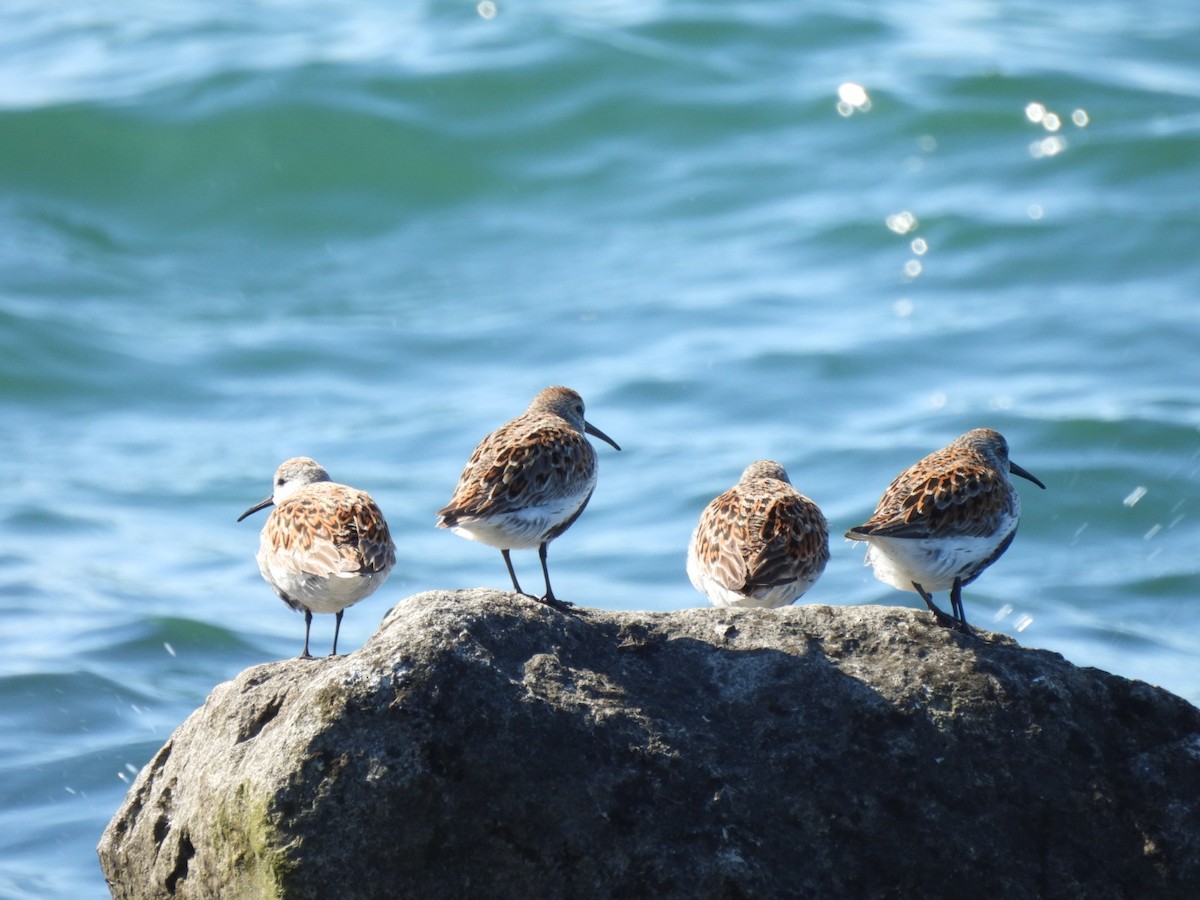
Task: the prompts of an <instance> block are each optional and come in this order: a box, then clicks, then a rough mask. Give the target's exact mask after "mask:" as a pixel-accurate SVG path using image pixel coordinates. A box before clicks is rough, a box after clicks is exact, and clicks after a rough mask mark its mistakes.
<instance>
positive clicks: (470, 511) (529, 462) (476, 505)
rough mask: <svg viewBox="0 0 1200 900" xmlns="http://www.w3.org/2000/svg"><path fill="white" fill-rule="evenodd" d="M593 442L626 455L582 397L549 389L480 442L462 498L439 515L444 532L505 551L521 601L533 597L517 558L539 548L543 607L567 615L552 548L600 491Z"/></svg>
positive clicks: (458, 493)
mask: <svg viewBox="0 0 1200 900" xmlns="http://www.w3.org/2000/svg"><path fill="white" fill-rule="evenodd" d="M585 434H591V435H594V436H595V437H598V438H600V440H602V441H606V442H607V443H609V444H611V445H612V446H613V447H615V448H616V449H617V450H620V449H621V448H620V447H618V446H617V443H616V442H615V441H614V440H613V439H612V438H610V437H609V436H608V435H606V434H604V432H602V431H600V430H599V429H598V428H596V427H594V426H593V425H592V424H590V423H589V422H587V421H586V420H585V419H584V418H583V400H582V398H580V396H579V394H577V393H575V391H573V390H571V389H570V388H565V387H548V388H546V389H545V390H544V391H542V392H541V393H540V394H538V395H537V396H536V397H534V398H533V402H532V403H530V404H529V409H527V410H526V411H525V412H524V413H523V414H521V415H519V416H517V418H515V419H513V420H512V421H511V422H508V423H506V424H504V425H502V426H500V427H499V428H498V429H496V430H495V431H493V432H492V433H491V434H489V435H488V436H487V437H485V438H484V439H483V440H482V441H480V442H479V446H477V447H476V448H475V452H474V453H472V454H471V458H470V459H469V460H468V461H467V466H466V468H465V469H463V473H462V477H461V478H459V480H458V487H456V488H455V489H454V496H453V497H451V498H450V502H449V503H447V504H446V505H445V506H444V507H443V508H442V509H440V510H438V513H437V515H438V522H437V527H438V528H449V529H451V530H452V531H454V533H455V534H458V535H461V536H462V537H465V538H468V539H470V540H472V541H479V542H480V543H484V544H487V545H488V546H489V547H496V548H498V549H499V550H500V553H501V554H502V555H503V556H504V564H505V565H506V566H507V567H508V574H509V577H510V578H512V583H513V588H514V589H515V590H516V591H517V593H519V594H523V593H525V592H524V591H522V590H521V585H520V584H519V583H518V581H517V573H516V571H514V569H513V565H512V559H510V558H509V551H510V550H521V549H532V548H534V547H537V550H538V556H539V558H540V559H541V562H542V576H543V577H544V578H545V581H546V594H545V596H544V597H542V598H541V600H542V602H544V603H546V604H548V605H550V606H553V607H555V608H559V609H561V608H563V607H565V606H567V605H568V604H565V603H563V602H562V601H560V600H558V599H557V598H556V597H555V596H554V591H553V590H552V589H551V587H550V571H549V569H548V568H547V567H546V546H547V545H548V544H549V543H550V542H551V541H552V540H554V539H555V538H556V537H558V536H559V535H560V534H562V533H563V532H564V531H566V530H567V529H568V528H570V527H571V524H572V523H573V522H574V521H575V520H576V519H577V518H579V514H580V513H582V512H583V508H584V507H585V506H587V502H588V500H589V498H591V496H592V491H593V490H594V489H595V487H596V452H595V451H594V450H593V449H592V445H591V443H590V442H589V441H588V439H587V438H586V437H584V435H585Z"/></svg>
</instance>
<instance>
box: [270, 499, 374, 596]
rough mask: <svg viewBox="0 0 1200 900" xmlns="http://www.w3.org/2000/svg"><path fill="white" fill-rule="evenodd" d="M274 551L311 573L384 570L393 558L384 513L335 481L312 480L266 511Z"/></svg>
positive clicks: (295, 565)
mask: <svg viewBox="0 0 1200 900" xmlns="http://www.w3.org/2000/svg"><path fill="white" fill-rule="evenodd" d="M268 525H269V527H270V529H271V531H272V535H271V537H272V539H273V543H274V554H275V557H276V558H277V559H278V558H281V557H284V556H287V555H290V556H291V558H292V559H293V560H294V563H293V566H294V568H295V570H297V571H301V572H307V573H310V574H313V575H321V576H327V575H333V574H337V573H346V574H349V573H360V574H369V573H375V572H384V571H386V570H388V569H390V568H391V567H392V566H393V565H394V564H395V562H396V547H395V545H394V544H393V543H392V537H391V534H390V533H389V531H388V526H387V522H386V521H385V520H384V518H383V513H382V512H380V510H379V507H378V506H377V505H376V504H375V501H374V500H372V499H371V496H370V495H369V494H367V493H365V492H364V491H359V490H355V489H354V488H350V487H346V486H345V485H340V484H316V485H313V486H312V487H310V488H309V489H307V490H306V491H305V492H304V493H303V494H301V495H299V496H297V497H293V498H292V499H290V500H287V501H285V502H284V503H282V504H280V505H279V506H277V507H276V508H275V510H274V511H273V512H272V513H271V517H270V522H269V523H268Z"/></svg>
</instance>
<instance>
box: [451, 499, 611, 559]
mask: <svg viewBox="0 0 1200 900" xmlns="http://www.w3.org/2000/svg"><path fill="white" fill-rule="evenodd" d="M590 493H591V491H590V490H589V491H588V493H586V494H576V495H571V496H566V497H561V498H559V499H557V500H553V501H549V502H547V503H543V504H541V505H538V506H529V507H526V508H524V509H518V510H514V511H512V512H507V513H500V514H497V515H494V516H480V517H477V518H468V517H466V516H463V517H460V518H459V520H458V523H457V524H456V525H454V526H453V527H452V528H451V529H450V530H451V531H453V532H454V533H455V534H457V535H459V536H460V537H465V538H467V539H468V540H472V541H479V543H481V544H487V545H488V546H489V547H496V548H498V549H500V550H528V549H530V548H533V547H537V546H538V545H539V544H541V543H542V541H544V540H545V539H546V535H547V534H549V533H550V532H551V531H553V530H554V529H555V528H557V527H558V526H559V525H561V524H562V523H563V522H565V521H567V520H568V519H570V518H571V517H572V516H573V515H575V513H577V512H578V511H579V507H581V506H582V505H583V504H584V502H585V501H586V500H587V499H588V496H589V495H590Z"/></svg>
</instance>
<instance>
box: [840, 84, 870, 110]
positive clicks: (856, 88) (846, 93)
mask: <svg viewBox="0 0 1200 900" xmlns="http://www.w3.org/2000/svg"><path fill="white" fill-rule="evenodd" d="M837 94H838V102H837V111H838V115H840V116H847V117H848V116H852V115H854V114H855V113H856V112H870V110H871V98H870V96H869V95H868V94H867V89H866V88H865V87H863V86H862V85H861V84H855V83H854V82H853V81H847V82H845V83H844V84H840V85H838V89H837Z"/></svg>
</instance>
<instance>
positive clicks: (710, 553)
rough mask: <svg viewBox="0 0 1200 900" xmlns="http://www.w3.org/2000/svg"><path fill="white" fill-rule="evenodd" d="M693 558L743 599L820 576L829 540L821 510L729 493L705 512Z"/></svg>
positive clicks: (774, 494) (784, 496)
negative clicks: (755, 591)
mask: <svg viewBox="0 0 1200 900" xmlns="http://www.w3.org/2000/svg"><path fill="white" fill-rule="evenodd" d="M696 554H697V556H698V558H699V559H700V560H701V561H702V563H703V564H704V566H705V568H706V569H707V570H708V574H709V575H710V576H711V577H712V578H713V579H714V580H715V581H717V582H718V583H719V584H721V585H722V586H723V587H725V588H727V589H728V590H731V591H737V592H742V593H745V592H748V591H750V590H753V589H754V588H758V587H770V586H773V585H781V584H787V583H789V582H792V581H797V580H799V579H802V578H808V577H810V576H811V575H812V573H813V572H819V571H820V570H821V569H823V568H824V566H825V563H826V562H828V560H829V534H828V530H827V527H826V525H825V517H824V516H823V515H822V514H821V512H820V510H818V509H817V508H816V505H815V504H813V503H812V502H811V501H809V500H808V499H807V498H805V497H803V496H802V495H800V494H798V493H795V492H792V491H788V492H786V493H784V492H783V491H771V492H770V493H768V494H760V493H754V494H750V493H746V492H744V491H743V490H741V488H740V487H734V488H732V489H730V490H728V491H726V492H725V493H724V494H721V495H720V496H719V497H717V498H716V499H715V500H713V501H712V503H710V504H709V505H708V508H707V509H706V510H705V511H704V515H703V517H702V519H701V522H700V526H699V528H698V531H697V536H696Z"/></svg>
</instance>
